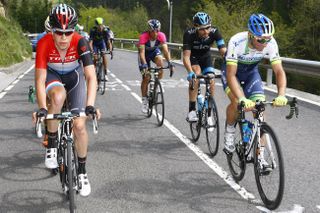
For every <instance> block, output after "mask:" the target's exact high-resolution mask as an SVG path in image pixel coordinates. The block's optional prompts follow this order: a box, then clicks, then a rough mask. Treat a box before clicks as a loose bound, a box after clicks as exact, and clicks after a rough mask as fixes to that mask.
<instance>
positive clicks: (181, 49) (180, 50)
mask: <svg viewBox="0 0 320 213" xmlns="http://www.w3.org/2000/svg"><path fill="white" fill-rule="evenodd" d="M179 50H180V51H181V61H183V50H182V49H180V48H179Z"/></svg>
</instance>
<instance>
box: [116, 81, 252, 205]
mask: <svg viewBox="0 0 320 213" xmlns="http://www.w3.org/2000/svg"><path fill="white" fill-rule="evenodd" d="M115 79H116V80H118V78H117V77H115ZM119 80H120V79H119ZM122 85H124V84H122ZM131 95H132V96H133V97H134V98H135V99H137V101H139V102H140V103H141V102H142V101H141V97H140V96H139V95H138V94H136V93H135V92H131ZM164 125H165V126H166V127H167V128H168V129H169V130H170V131H171V132H172V133H173V134H174V135H176V136H177V137H178V138H179V139H180V140H181V141H182V142H183V143H184V144H185V145H186V146H187V147H188V148H189V149H191V150H192V151H193V152H194V153H195V154H196V155H197V156H198V157H199V158H200V159H201V160H202V161H203V162H205V163H206V164H207V165H208V166H209V167H210V168H211V169H212V170H213V171H214V172H215V173H216V174H218V175H219V176H220V177H221V178H222V179H223V180H224V181H225V182H226V183H227V184H228V185H229V186H230V187H231V188H233V189H234V190H235V191H236V192H237V193H238V194H239V195H240V196H241V197H243V198H244V199H246V200H250V201H253V202H257V199H256V198H255V196H254V195H253V194H252V193H250V192H248V191H247V190H246V189H245V188H244V187H242V186H240V185H239V184H237V183H236V182H235V181H234V180H233V178H232V177H231V176H230V175H229V174H228V173H227V172H226V171H224V170H223V168H222V167H220V166H219V165H218V164H217V163H216V162H214V161H213V160H212V159H210V158H209V157H208V155H206V154H205V153H203V152H202V151H201V150H200V149H199V148H198V147H197V146H195V145H194V144H193V143H192V142H191V141H190V140H189V139H188V138H187V137H186V136H185V135H183V134H182V133H181V132H180V131H179V130H178V129H177V128H176V127H174V126H173V125H172V124H171V123H170V122H169V121H168V120H167V119H164Z"/></svg>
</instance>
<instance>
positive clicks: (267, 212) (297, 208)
mask: <svg viewBox="0 0 320 213" xmlns="http://www.w3.org/2000/svg"><path fill="white" fill-rule="evenodd" d="M257 209H259V210H260V211H261V212H263V213H302V212H304V210H305V208H304V207H303V206H301V205H299V204H294V205H293V209H292V210H288V211H286V210H285V211H280V212H276V211H270V210H269V209H267V208H265V207H263V206H257Z"/></svg>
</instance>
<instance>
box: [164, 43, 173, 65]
mask: <svg viewBox="0 0 320 213" xmlns="http://www.w3.org/2000/svg"><path fill="white" fill-rule="evenodd" d="M162 51H163V55H164V57H165V59H166V60H167V61H170V60H171V57H170V52H169V50H168V45H167V44H162Z"/></svg>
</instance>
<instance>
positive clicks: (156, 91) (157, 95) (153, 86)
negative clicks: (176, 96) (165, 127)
mask: <svg viewBox="0 0 320 213" xmlns="http://www.w3.org/2000/svg"><path fill="white" fill-rule="evenodd" d="M165 69H169V70H170V77H172V74H173V66H167V67H149V68H148V71H147V73H148V74H149V75H150V80H149V82H148V94H147V100H148V106H149V107H148V113H147V117H148V118H149V117H151V115H152V110H153V108H154V110H155V113H156V117H157V121H158V126H162V124H163V121H164V98H163V89H162V85H161V82H160V79H159V71H160V70H165Z"/></svg>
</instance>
